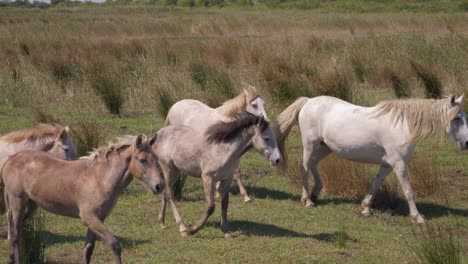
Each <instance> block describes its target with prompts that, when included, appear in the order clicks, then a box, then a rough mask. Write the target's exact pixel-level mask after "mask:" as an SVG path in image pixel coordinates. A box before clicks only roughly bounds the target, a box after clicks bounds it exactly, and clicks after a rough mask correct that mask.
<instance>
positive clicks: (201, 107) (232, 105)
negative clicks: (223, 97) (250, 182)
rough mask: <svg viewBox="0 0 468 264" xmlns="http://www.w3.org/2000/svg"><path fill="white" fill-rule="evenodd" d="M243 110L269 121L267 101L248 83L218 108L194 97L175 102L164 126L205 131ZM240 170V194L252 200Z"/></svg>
mask: <svg viewBox="0 0 468 264" xmlns="http://www.w3.org/2000/svg"><path fill="white" fill-rule="evenodd" d="M242 111H247V112H249V113H251V114H253V115H255V116H258V117H260V116H262V117H263V118H264V119H265V120H266V121H267V122H269V120H268V117H267V114H266V112H265V102H264V101H263V99H262V98H261V97H260V95H259V94H258V92H257V90H256V89H255V88H254V87H253V86H249V85H247V89H245V88H244V89H243V91H242V92H241V93H240V94H239V95H238V96H236V97H234V98H233V99H231V100H228V101H226V102H224V104H222V105H221V106H220V107H218V108H211V107H209V106H207V105H206V104H204V103H202V102H200V101H197V100H192V99H184V100H181V101H178V102H177V103H175V104H174V105H173V106H172V107H171V109H169V113H168V114H167V117H166V121H165V123H164V126H168V125H181V126H188V127H191V128H194V129H197V130H200V131H204V130H205V129H206V128H208V127H209V126H210V125H213V124H215V123H216V122H218V121H230V120H232V118H234V117H235V116H236V115H238V114H239V113H241V112H242ZM240 175H241V174H240V171H239V170H236V172H235V174H234V179H235V180H236V181H237V184H238V185H239V190H240V194H241V195H242V196H243V197H244V202H246V203H248V202H250V201H251V199H250V197H249V196H248V194H247V191H246V190H245V187H244V184H243V183H242V180H241V177H240Z"/></svg>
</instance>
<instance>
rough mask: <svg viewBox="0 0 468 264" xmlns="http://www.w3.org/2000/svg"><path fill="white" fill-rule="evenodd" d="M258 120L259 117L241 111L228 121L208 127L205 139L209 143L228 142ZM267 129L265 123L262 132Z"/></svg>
mask: <svg viewBox="0 0 468 264" xmlns="http://www.w3.org/2000/svg"><path fill="white" fill-rule="evenodd" d="M259 119H260V117H258V116H255V115H252V114H250V113H247V112H245V111H243V112H241V113H238V114H237V115H235V116H234V117H233V119H232V120H230V121H227V122H224V121H220V122H217V123H216V124H214V125H211V126H209V127H208V129H207V130H206V131H205V137H206V139H207V141H208V142H209V143H213V142H214V143H217V144H219V143H222V142H230V141H232V140H233V139H235V138H236V137H237V136H238V135H239V133H241V132H242V131H243V130H244V129H246V128H248V127H250V126H252V125H255V124H257V123H258V121H259ZM267 127H268V123H267V122H265V123H264V125H263V127H262V130H265V129H266V128H267Z"/></svg>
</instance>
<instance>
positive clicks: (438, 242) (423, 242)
mask: <svg viewBox="0 0 468 264" xmlns="http://www.w3.org/2000/svg"><path fill="white" fill-rule="evenodd" d="M414 233H415V236H416V238H417V241H416V243H415V244H414V245H412V249H413V252H414V253H415V255H416V256H417V257H418V258H419V260H420V261H421V263H428V264H459V263H461V252H460V237H459V236H456V235H455V234H454V233H453V231H451V230H449V229H443V228H442V227H441V226H440V225H431V224H426V225H424V226H420V227H419V228H418V229H417V230H416V231H414Z"/></svg>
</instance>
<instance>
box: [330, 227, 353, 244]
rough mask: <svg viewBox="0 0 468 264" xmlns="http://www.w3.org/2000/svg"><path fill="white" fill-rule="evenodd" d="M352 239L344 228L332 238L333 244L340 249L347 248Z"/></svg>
mask: <svg viewBox="0 0 468 264" xmlns="http://www.w3.org/2000/svg"><path fill="white" fill-rule="evenodd" d="M349 239H350V237H349V235H348V233H346V229H345V227H344V226H341V227H340V229H339V230H338V231H337V232H335V233H334V234H333V236H332V242H333V244H335V246H337V247H339V248H346V244H347V243H348V240H349Z"/></svg>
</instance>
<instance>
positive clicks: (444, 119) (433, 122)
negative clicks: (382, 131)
mask: <svg viewBox="0 0 468 264" xmlns="http://www.w3.org/2000/svg"><path fill="white" fill-rule="evenodd" d="M375 107H376V109H375V110H374V111H373V112H372V113H373V114H374V118H377V117H380V116H383V115H387V114H389V115H390V119H391V120H392V121H393V123H394V124H397V123H398V122H404V121H406V124H407V126H408V129H409V132H410V138H409V140H408V142H407V144H411V143H415V142H417V141H419V140H421V139H424V138H427V137H429V136H430V135H432V134H434V133H435V132H436V131H437V130H439V128H442V127H445V126H447V125H448V124H449V122H450V121H451V120H452V119H454V118H455V117H456V116H457V114H458V113H459V110H460V108H459V106H457V107H452V106H451V103H450V98H446V99H439V100H434V99H404V100H390V101H383V102H380V103H379V104H377V105H376V106H375Z"/></svg>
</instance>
